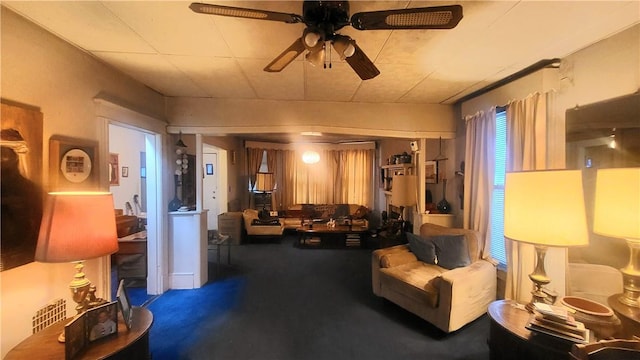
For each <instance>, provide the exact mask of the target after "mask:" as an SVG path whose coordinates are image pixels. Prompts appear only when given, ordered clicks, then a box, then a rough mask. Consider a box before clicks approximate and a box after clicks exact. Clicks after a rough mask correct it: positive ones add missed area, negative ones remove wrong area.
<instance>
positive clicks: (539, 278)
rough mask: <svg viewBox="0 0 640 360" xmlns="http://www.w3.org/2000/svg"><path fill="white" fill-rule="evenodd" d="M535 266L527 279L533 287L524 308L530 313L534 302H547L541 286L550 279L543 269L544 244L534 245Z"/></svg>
mask: <svg viewBox="0 0 640 360" xmlns="http://www.w3.org/2000/svg"><path fill="white" fill-rule="evenodd" d="M535 248H536V268H535V269H534V270H533V272H532V273H531V274H529V279H531V281H532V282H533V285H534V288H533V291H532V292H531V302H529V303H528V304H527V305H526V306H525V309H527V311H529V312H530V313H533V309H534V307H535V305H534V304H535V303H547V293H546V292H545V291H544V289H543V288H542V287H543V286H544V285H547V284H549V283H550V282H551V279H549V277H548V276H547V272H546V271H545V269H544V257H545V255H546V254H547V247H546V246H538V245H536V247H535Z"/></svg>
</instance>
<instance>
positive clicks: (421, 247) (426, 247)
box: [406, 232, 436, 264]
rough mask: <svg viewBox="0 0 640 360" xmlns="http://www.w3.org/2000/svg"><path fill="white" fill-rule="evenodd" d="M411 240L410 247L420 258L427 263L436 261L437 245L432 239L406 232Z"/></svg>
mask: <svg viewBox="0 0 640 360" xmlns="http://www.w3.org/2000/svg"><path fill="white" fill-rule="evenodd" d="M406 235H407V240H409V249H411V252H412V253H414V254H415V255H416V257H417V258H418V260H420V261H422V262H426V263H427V264H435V263H436V247H435V245H434V244H433V242H432V241H431V240H430V239H425V238H423V237H421V236H418V235H416V234H413V233H410V232H408V233H406Z"/></svg>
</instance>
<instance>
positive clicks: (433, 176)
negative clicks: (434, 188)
mask: <svg viewBox="0 0 640 360" xmlns="http://www.w3.org/2000/svg"><path fill="white" fill-rule="evenodd" d="M424 175H425V181H426V183H427V184H437V183H438V162H437V161H426V162H425V163H424Z"/></svg>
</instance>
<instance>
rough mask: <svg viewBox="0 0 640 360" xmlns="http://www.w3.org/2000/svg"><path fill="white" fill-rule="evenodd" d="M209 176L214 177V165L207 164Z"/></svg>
mask: <svg viewBox="0 0 640 360" xmlns="http://www.w3.org/2000/svg"><path fill="white" fill-rule="evenodd" d="M206 169H207V175H213V164H206Z"/></svg>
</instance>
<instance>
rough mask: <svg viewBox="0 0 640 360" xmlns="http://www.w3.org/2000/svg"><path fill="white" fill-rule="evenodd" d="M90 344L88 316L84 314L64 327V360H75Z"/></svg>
mask: <svg viewBox="0 0 640 360" xmlns="http://www.w3.org/2000/svg"><path fill="white" fill-rule="evenodd" d="M88 343H89V342H88V338H87V316H86V315H85V314H84V313H83V314H82V315H80V316H77V317H76V318H75V319H73V321H71V322H70V323H68V324H67V325H65V327H64V358H65V359H66V360H73V359H74V358H76V356H77V355H78V354H79V353H81V352H82V350H84V348H85V347H86V346H87V345H88Z"/></svg>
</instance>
